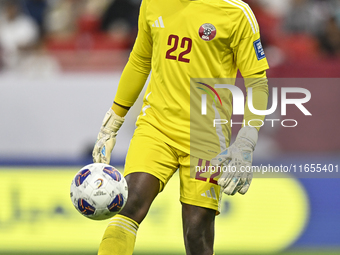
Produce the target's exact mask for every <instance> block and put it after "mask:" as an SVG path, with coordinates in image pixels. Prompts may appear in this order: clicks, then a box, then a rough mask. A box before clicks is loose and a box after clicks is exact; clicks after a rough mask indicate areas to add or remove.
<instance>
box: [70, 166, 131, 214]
mask: <svg viewBox="0 0 340 255" xmlns="http://www.w3.org/2000/svg"><path fill="white" fill-rule="evenodd" d="M70 195H71V200H72V203H73V205H74V207H75V208H76V209H77V210H78V212H80V213H81V214H82V215H84V216H85V217H87V218H89V219H92V220H105V219H108V218H111V217H113V216H114V215H116V214H117V213H119V212H120V211H121V210H122V209H123V207H124V205H125V203H126V200H127V198H128V187H127V183H126V180H125V179H124V177H123V175H122V174H121V173H120V172H119V171H118V170H117V169H116V168H114V167H113V166H110V165H107V164H102V163H93V164H90V165H87V166H85V167H83V168H82V169H80V170H79V172H78V173H77V174H76V176H75V177H74V178H73V180H72V183H71V194H70Z"/></svg>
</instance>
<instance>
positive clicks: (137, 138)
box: [124, 128, 179, 190]
mask: <svg viewBox="0 0 340 255" xmlns="http://www.w3.org/2000/svg"><path fill="white" fill-rule="evenodd" d="M178 167H179V163H178V155H177V153H176V151H175V150H174V149H173V148H172V147H171V146H169V145H168V144H166V143H164V142H163V141H161V140H160V139H158V138H156V137H153V136H152V134H150V133H149V132H143V129H140V128H137V130H136V132H135V134H134V136H133V138H132V140H131V142H130V147H129V150H128V153H127V156H126V160H125V169H124V176H128V175H130V174H131V173H148V174H150V175H153V176H155V177H156V178H157V179H159V181H160V184H161V190H162V189H163V187H164V186H165V185H166V183H167V182H168V181H169V179H170V178H171V176H172V175H173V174H174V173H175V172H176V170H177V169H178Z"/></svg>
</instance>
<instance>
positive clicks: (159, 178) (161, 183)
mask: <svg viewBox="0 0 340 255" xmlns="http://www.w3.org/2000/svg"><path fill="white" fill-rule="evenodd" d="M132 173H146V174H151V175H152V176H154V177H156V178H157V179H158V180H159V182H160V187H159V192H162V191H163V189H164V186H165V185H166V183H167V182H166V180H164V178H163V177H162V176H161V175H159V174H157V173H156V172H153V171H152V172H150V171H146V170H143V169H141V168H138V170H129V171H128V172H127V173H125V171H124V173H123V176H124V177H125V176H127V175H129V174H132Z"/></svg>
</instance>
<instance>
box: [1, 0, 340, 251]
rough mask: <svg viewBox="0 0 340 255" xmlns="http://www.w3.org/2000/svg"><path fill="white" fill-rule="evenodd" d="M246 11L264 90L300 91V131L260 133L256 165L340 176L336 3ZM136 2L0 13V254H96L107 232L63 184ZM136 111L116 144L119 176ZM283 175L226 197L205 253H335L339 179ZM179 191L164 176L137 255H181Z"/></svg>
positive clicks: (100, 104) (85, 145)
mask: <svg viewBox="0 0 340 255" xmlns="http://www.w3.org/2000/svg"><path fill="white" fill-rule="evenodd" d="M245 2H247V3H249V4H250V6H251V7H252V8H253V11H254V12H255V14H256V16H257V19H258V22H259V23H260V27H261V34H262V43H263V45H264V47H265V51H266V55H267V58H268V61H269V64H270V66H271V69H270V70H269V71H268V76H269V77H270V79H271V85H272V86H277V87H279V86H292V85H291V84H294V86H298V87H304V88H307V89H309V90H310V91H311V93H312V100H311V101H310V102H309V103H308V104H307V108H308V109H309V110H310V111H311V112H312V113H313V116H312V117H310V118H303V117H302V116H301V112H299V111H296V112H294V109H291V111H290V116H287V117H289V118H296V119H299V126H298V127H296V128H294V129H287V128H282V127H277V128H275V129H273V128H263V129H262V130H261V134H260V136H261V137H260V142H259V145H258V147H259V148H257V151H256V155H255V161H256V162H254V164H258V165H259V164H261V163H271V164H272V165H280V164H298V165H299V164H307V163H309V164H310V163H320V164H334V165H336V164H339V163H340V136H339V135H338V130H339V128H338V127H339V124H340V120H339V119H337V118H338V115H339V109H340V100H339V99H338V95H340V86H339V85H340V83H339V81H340V79H339V78H340V1H339V0H284V1H282V0H246V1H245ZM139 4H140V0H21V1H20V0H10V1H5V0H1V1H0V13H1V14H0V88H1V93H0V123H1V125H0V130H1V132H0V141H1V142H0V201H1V210H0V254H12V255H14V254H47V255H48V254H55V255H56V254H58V255H59V254H83V255H87V254H96V250H97V248H98V244H99V242H100V239H101V236H102V233H103V231H104V229H105V227H106V224H107V222H94V221H93V222H92V221H90V220H88V219H85V218H84V217H82V216H80V215H79V214H78V213H77V212H76V211H75V210H74V208H72V204H71V201H70V199H69V185H70V182H71V179H72V178H73V176H74V174H75V173H76V172H77V170H78V169H79V168H80V167H82V166H84V165H85V164H88V163H91V151H92V146H93V144H94V142H95V139H96V136H97V132H98V131H99V127H100V123H101V121H102V118H103V116H104V113H105V112H106V110H107V109H108V108H109V107H110V106H111V102H112V100H113V97H114V93H115V90H116V88H117V85H118V81H119V77H120V73H121V71H122V69H123V67H124V64H125V63H126V61H127V59H128V55H129V51H130V49H131V46H132V44H133V42H134V38H135V36H136V32H137V29H136V25H137V16H138V8H139ZM140 105H141V100H140V99H139V101H138V102H137V103H136V106H135V107H134V108H133V109H132V110H131V111H130V112H129V114H128V118H127V121H126V123H125V124H124V126H123V128H122V129H121V131H120V135H119V136H118V140H117V145H116V148H115V149H114V153H113V157H112V164H113V165H115V166H117V167H120V169H123V165H124V158H125V154H126V151H127V149H128V145H129V140H130V139H131V136H132V133H133V130H134V123H135V119H136V116H137V115H138V113H139V106H140ZM295 110H296V109H295ZM300 120H301V121H300ZM234 133H235V132H234ZM286 177H287V178H273V179H268V178H266V179H265V178H257V179H255V180H254V184H253V186H252V188H251V191H250V192H249V194H247V196H245V197H240V196H236V197H233V198H229V197H226V196H225V197H224V199H223V212H222V214H221V215H220V216H218V217H217V219H216V221H217V224H216V254H220V255H221V254H277V253H279V254H291V255H292V254H315V255H316V254H320V255H321V254H340V216H339V215H340V181H339V179H336V178H322V179H319V178H300V179H297V178H294V177H293V176H286ZM178 185H179V182H178V176H174V179H173V180H172V181H171V182H170V183H169V185H168V186H167V188H166V189H165V191H164V192H163V193H161V194H160V195H159V199H157V200H156V202H155V204H154V205H153V207H152V209H151V211H150V214H149V216H148V217H147V219H146V220H145V222H143V224H142V226H141V228H140V231H139V234H138V239H137V244H136V253H135V254H184V245H183V241H182V232H181V216H180V204H179V202H178V200H179V195H178V193H179V192H178V190H179V188H178ZM223 229H225V231H223Z"/></svg>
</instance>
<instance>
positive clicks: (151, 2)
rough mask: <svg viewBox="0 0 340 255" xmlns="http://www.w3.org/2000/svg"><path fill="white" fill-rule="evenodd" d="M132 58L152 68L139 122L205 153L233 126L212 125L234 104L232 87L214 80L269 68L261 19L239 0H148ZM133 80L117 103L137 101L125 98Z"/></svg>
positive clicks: (138, 67) (141, 67) (139, 67)
mask: <svg viewBox="0 0 340 255" xmlns="http://www.w3.org/2000/svg"><path fill="white" fill-rule="evenodd" d="M129 63H130V65H131V66H133V68H134V69H135V71H136V72H137V73H140V74H143V75H145V74H148V73H149V72H150V68H151V70H152V72H151V80H150V83H149V84H148V87H147V90H146V93H145V96H144V104H143V108H142V110H141V113H140V116H139V117H138V120H137V126H139V127H141V126H144V127H145V128H146V129H148V127H149V129H148V130H149V131H150V132H152V135H153V136H156V137H159V138H160V139H162V140H163V141H165V142H166V143H168V144H170V145H172V146H174V147H176V148H178V149H181V150H183V151H184V152H187V153H191V154H196V155H195V156H198V157H201V158H206V159H209V158H211V157H212V155H216V153H219V152H220V150H221V149H223V148H225V147H226V146H227V145H228V142H229V137H230V126H229V125H225V126H222V127H213V125H212V123H213V122H212V120H213V118H215V117H219V118H220V119H230V118H231V111H232V106H231V104H232V97H231V93H230V92H228V91H225V90H222V89H219V90H218V89H216V90H215V89H214V85H215V84H214V83H213V82H210V80H209V79H210V78H211V79H214V78H215V79H220V78H221V79H222V78H225V79H229V80H230V79H235V78H236V75H237V71H238V70H240V72H241V74H242V76H243V77H247V76H250V75H252V74H255V73H258V72H261V71H264V70H266V69H268V68H269V67H268V63H267V60H266V57H265V54H264V51H263V48H262V45H261V41H260V33H259V25H258V23H257V21H256V18H255V16H254V14H253V12H252V10H251V9H250V7H249V6H248V5H247V4H246V3H244V2H243V1H240V0H143V2H142V5H141V9H140V16H139V31H138V36H137V39H136V42H135V45H134V48H133V50H132V53H131V56H130V59H129ZM150 63H151V65H150ZM131 79H133V78H131V77H130V80H129V81H128V78H126V79H124V78H122V80H121V81H120V84H119V86H120V87H121V89H118V93H117V95H116V98H115V102H117V103H118V104H121V105H124V106H131V105H132V104H133V103H134V100H132V101H129V100H127V99H126V98H124V93H129V92H128V90H129V88H130V89H131V87H132V86H134V85H133V84H131ZM207 79H208V80H207ZM136 80H139V79H137V78H136ZM134 82H136V83H138V84H139V83H143V82H141V81H134ZM230 83H233V81H229V84H230ZM138 86H139V85H138ZM124 88H125V89H124ZM207 93H209V95H212V97H210V96H209V95H208V98H207V100H208V109H207V112H208V114H207V116H202V114H201V98H202V97H201V96H202V94H207ZM193 98H195V99H193ZM193 109H195V112H193ZM195 116H197V118H196V117H195ZM209 116H210V117H209ZM202 118H203V119H202ZM204 118H205V119H204ZM197 139H198V140H200V142H194V141H197ZM190 141H191V143H190ZM193 144H195V146H193ZM190 145H191V147H190ZM198 147H204V148H198ZM190 148H191V152H190ZM193 148H194V149H193ZM193 151H195V153H193Z"/></svg>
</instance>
